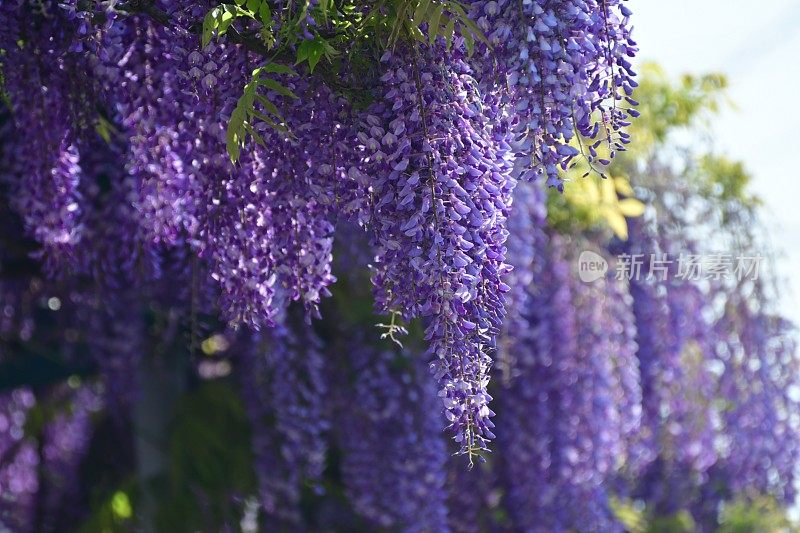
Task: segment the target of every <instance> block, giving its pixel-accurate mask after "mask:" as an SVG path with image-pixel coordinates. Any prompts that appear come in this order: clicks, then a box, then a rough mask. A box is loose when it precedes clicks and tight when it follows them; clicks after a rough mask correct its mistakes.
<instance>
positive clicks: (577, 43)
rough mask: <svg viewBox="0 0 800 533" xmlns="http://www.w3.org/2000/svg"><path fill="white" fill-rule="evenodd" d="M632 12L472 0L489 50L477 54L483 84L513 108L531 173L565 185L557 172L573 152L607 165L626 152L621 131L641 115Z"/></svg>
mask: <svg viewBox="0 0 800 533" xmlns="http://www.w3.org/2000/svg"><path fill="white" fill-rule="evenodd" d="M630 14H631V12H630V10H629V9H628V8H627V7H626V6H625V5H624V3H623V2H620V1H618V0H613V1H612V0H599V1H597V0H558V1H546V2H515V1H512V0H491V1H488V2H475V3H474V5H473V17H474V18H475V19H476V20H477V24H478V25H479V27H480V28H481V29H482V30H483V31H484V33H485V34H486V36H487V38H488V41H489V43H490V44H491V47H492V48H491V49H487V50H485V51H483V52H482V54H479V56H478V57H479V59H480V61H479V69H480V71H481V72H482V73H486V74H487V75H486V76H485V78H486V79H485V80H482V81H484V82H485V83H486V85H487V87H486V90H487V91H498V92H500V93H501V94H502V95H503V99H504V100H507V102H508V104H507V105H508V106H509V107H510V108H511V109H512V110H513V112H512V113H511V116H512V122H513V131H514V133H515V141H516V142H515V144H514V147H515V149H516V151H517V153H518V154H519V160H520V163H521V164H522V165H524V168H525V174H524V175H525V176H526V177H527V176H545V177H546V178H547V183H548V185H550V186H558V187H559V188H560V187H562V185H561V178H560V176H559V170H566V169H567V168H568V167H569V166H570V163H571V162H572V161H573V160H574V158H575V157H576V156H579V155H582V156H584V157H586V158H587V159H588V161H589V162H590V163H593V162H597V163H599V164H600V165H607V164H608V163H609V161H610V159H611V158H613V157H614V155H615V153H616V152H619V151H624V150H625V145H626V144H628V143H629V135H628V134H627V133H625V131H624V128H625V126H627V125H629V124H630V122H629V120H630V117H635V116H637V115H638V112H637V111H636V110H635V109H633V107H634V106H635V105H636V104H637V102H636V101H635V100H633V98H632V94H633V89H634V88H635V87H636V86H637V83H636V81H635V80H634V76H635V73H634V71H633V70H632V65H631V63H630V60H631V58H632V57H633V56H634V55H635V53H636V49H637V48H636V43H635V42H634V41H633V40H632V39H631V35H630V27H629V20H628V17H629V16H630ZM581 137H583V138H584V140H583V141H581V140H580V139H581ZM585 143H586V144H585ZM584 144H585V145H584ZM598 149H600V151H598Z"/></svg>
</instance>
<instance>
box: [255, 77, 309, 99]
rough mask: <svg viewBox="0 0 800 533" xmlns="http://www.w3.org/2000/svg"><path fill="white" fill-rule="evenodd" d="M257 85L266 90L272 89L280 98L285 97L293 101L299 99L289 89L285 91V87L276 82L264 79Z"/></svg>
mask: <svg viewBox="0 0 800 533" xmlns="http://www.w3.org/2000/svg"><path fill="white" fill-rule="evenodd" d="M258 84H259V85H263V86H264V87H266V88H268V89H272V90H273V91H275V92H276V93H278V94H280V95H282V96H286V97H288V98H293V99H295V100H297V99H298V98H299V97H298V96H297V95H296V94H294V93H293V92H292V91H290V90H289V89H287V88H286V87H284V86H283V85H281V84H280V83H278V82H277V81H275V80H273V79H270V78H264V79H262V80H258Z"/></svg>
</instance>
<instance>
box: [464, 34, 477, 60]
mask: <svg viewBox="0 0 800 533" xmlns="http://www.w3.org/2000/svg"><path fill="white" fill-rule="evenodd" d="M463 36H464V46H466V47H467V54H468V55H470V56H471V55H472V54H473V52H474V51H475V39H473V38H472V34H471V33H470V32H468V31H465V32H464V35H463Z"/></svg>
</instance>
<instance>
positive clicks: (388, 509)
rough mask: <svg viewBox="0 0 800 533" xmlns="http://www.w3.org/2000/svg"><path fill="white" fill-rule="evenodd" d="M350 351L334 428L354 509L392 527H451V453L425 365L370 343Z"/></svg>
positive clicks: (441, 529) (410, 528) (418, 530)
mask: <svg viewBox="0 0 800 533" xmlns="http://www.w3.org/2000/svg"><path fill="white" fill-rule="evenodd" d="M348 354H349V364H350V366H351V368H352V373H353V376H354V382H353V383H352V385H351V386H350V388H345V387H342V389H345V390H342V391H340V394H339V403H340V404H341V405H340V409H339V410H340V414H339V417H340V418H339V423H338V424H337V427H338V428H340V430H339V431H338V441H339V445H340V447H341V451H342V473H343V476H344V483H345V486H346V489H347V492H348V496H349V497H350V499H351V501H352V503H353V507H354V509H355V510H356V512H358V513H359V514H360V515H362V516H364V517H366V518H367V519H369V520H371V521H372V522H374V523H375V524H376V525H378V526H380V527H383V528H389V529H391V530H393V531H405V532H422V531H442V532H446V531H449V529H448V525H447V505H446V491H445V476H446V473H445V465H446V462H447V460H448V454H447V450H446V443H445V440H444V439H442V438H441V422H440V420H441V419H440V417H439V415H438V413H437V405H436V404H437V403H438V402H437V400H436V390H435V388H434V386H433V383H432V380H431V379H430V376H429V375H428V373H427V372H426V369H425V368H424V365H422V364H420V363H421V360H420V359H419V358H413V357H410V356H409V355H408V354H405V353H403V354H398V353H395V352H393V351H391V350H388V351H387V350H385V349H384V350H381V349H377V348H374V347H372V346H370V345H369V343H368V342H367V343H364V342H360V343H358V344H356V345H354V346H352V347H351V349H349V350H348ZM462 468H463V465H462ZM388 487H391V490H386V489H387V488H388Z"/></svg>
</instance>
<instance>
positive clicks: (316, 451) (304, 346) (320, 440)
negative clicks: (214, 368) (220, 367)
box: [239, 320, 328, 528]
mask: <svg viewBox="0 0 800 533" xmlns="http://www.w3.org/2000/svg"><path fill="white" fill-rule="evenodd" d="M242 344H243V346H242V353H241V359H240V361H239V377H240V382H241V385H242V398H243V400H244V404H245V409H246V411H247V414H248V417H249V418H250V421H251V424H252V428H253V432H254V435H253V451H254V454H255V462H256V471H257V475H258V481H259V500H260V502H261V505H262V506H263V508H264V511H265V513H266V515H267V518H266V520H267V524H268V525H271V526H276V527H277V526H278V525H284V526H286V527H290V526H291V527H293V528H294V527H298V525H299V524H300V521H301V518H300V509H299V507H298V505H299V503H300V489H301V483H302V482H303V481H310V482H312V483H313V482H315V481H317V480H318V479H319V478H320V476H321V475H322V471H323V468H324V466H325V454H326V450H327V444H326V441H325V439H324V433H325V432H326V431H327V430H328V419H327V409H326V407H325V405H326V403H325V399H326V395H327V383H326V379H325V372H324V366H325V363H324V360H323V357H322V351H321V342H320V340H319V339H318V338H317V337H316V335H315V334H314V332H313V330H312V328H311V326H310V325H308V324H306V323H304V322H303V321H302V320H299V321H297V320H292V321H290V322H283V320H282V321H281V323H279V324H278V325H277V326H276V327H275V328H274V329H272V330H270V332H269V333H268V334H267V335H265V336H264V337H263V338H260V337H252V338H249V339H247V340H246V341H245V342H243V343H242Z"/></svg>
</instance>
